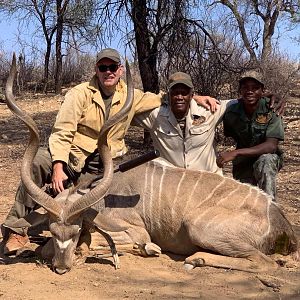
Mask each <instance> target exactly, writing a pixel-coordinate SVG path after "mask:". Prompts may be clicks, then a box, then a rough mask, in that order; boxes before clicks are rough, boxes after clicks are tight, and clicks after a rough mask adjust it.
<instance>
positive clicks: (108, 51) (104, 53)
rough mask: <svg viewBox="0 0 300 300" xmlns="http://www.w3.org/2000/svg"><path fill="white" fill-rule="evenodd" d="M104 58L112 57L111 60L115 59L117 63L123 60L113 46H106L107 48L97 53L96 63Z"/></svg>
mask: <svg viewBox="0 0 300 300" xmlns="http://www.w3.org/2000/svg"><path fill="white" fill-rule="evenodd" d="M102 58H110V59H111V60H113V61H114V62H116V63H120V62H121V57H120V54H119V52H118V51H117V50H115V49H112V48H105V49H103V50H101V51H100V52H99V53H98V54H97V59H96V63H97V62H98V61H99V60H100V59H102Z"/></svg>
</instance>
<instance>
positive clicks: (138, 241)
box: [92, 220, 161, 257]
mask: <svg viewBox="0 0 300 300" xmlns="http://www.w3.org/2000/svg"><path fill="white" fill-rule="evenodd" d="M114 222H117V220H114ZM122 222H123V225H125V222H124V221H122ZM125 227H126V228H127V229H126V230H122V231H117V232H115V231H107V233H108V234H109V236H110V237H111V238H112V239H113V241H114V243H115V244H116V245H117V246H118V250H119V251H122V252H125V253H130V254H134V255H139V256H144V257H147V256H158V255H160V254H161V248H160V247H159V246H158V245H156V244H154V243H152V242H151V238H150V235H149V234H148V232H147V231H146V229H145V228H143V227H140V226H133V225H131V224H129V223H126V226H125ZM97 228H98V229H99V227H98V226H97ZM92 240H93V238H92ZM99 245H101V246H105V244H104V243H103V241H100V242H99V241H98V246H99ZM97 248H99V247H97V246H94V249H95V250H96V249H97ZM101 248H102V247H101Z"/></svg>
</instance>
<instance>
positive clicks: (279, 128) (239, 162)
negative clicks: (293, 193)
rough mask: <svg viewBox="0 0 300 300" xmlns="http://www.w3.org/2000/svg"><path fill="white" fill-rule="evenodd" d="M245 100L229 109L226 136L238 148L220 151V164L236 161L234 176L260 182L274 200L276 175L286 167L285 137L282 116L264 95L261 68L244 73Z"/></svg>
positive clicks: (226, 116)
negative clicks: (272, 107)
mask: <svg viewBox="0 0 300 300" xmlns="http://www.w3.org/2000/svg"><path fill="white" fill-rule="evenodd" d="M239 92H240V94H241V99H239V101H238V102H237V103H236V104H233V105H231V106H230V107H228V108H227V110H226V113H225V115H224V118H223V124H224V133H225V136H229V137H232V138H233V139H234V140H235V142H236V149H235V150H232V151H226V152H223V153H220V154H219V155H218V158H217V164H218V166H219V167H223V165H224V164H225V163H227V162H229V161H232V162H233V171H232V172H233V177H234V178H235V179H238V180H240V181H241V182H246V183H250V184H253V185H257V186H258V187H259V188H261V189H262V190H264V191H265V192H266V193H268V194H269V195H271V197H272V199H273V200H275V197H276V175H277V173H278V171H279V170H280V168H281V167H282V152H281V151H280V149H279V147H278V143H279V141H283V139H284V129H283V124H282V119H281V117H278V116H277V115H276V114H275V113H274V112H273V111H272V110H271V109H270V106H269V102H270V99H268V98H265V97H263V96H262V95H263V92H264V83H263V81H262V76H261V74H260V73H259V72H257V71H249V72H246V73H244V74H243V76H242V77H241V79H240V81H239Z"/></svg>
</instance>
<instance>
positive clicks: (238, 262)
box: [184, 251, 278, 273]
mask: <svg viewBox="0 0 300 300" xmlns="http://www.w3.org/2000/svg"><path fill="white" fill-rule="evenodd" d="M257 252H259V251H257ZM184 267H185V269H186V270H191V269H194V268H195V267H214V268H222V269H231V270H238V271H244V272H253V273H254V272H255V273H256V272H266V271H271V270H276V269H277V267H278V265H277V264H276V263H275V262H274V261H272V260H271V259H270V258H268V257H267V256H266V259H265V257H263V256H262V255H261V254H260V253H257V255H253V256H252V257H249V258H238V257H229V256H222V255H217V254H211V253H206V252H197V253H195V254H193V255H192V256H190V257H188V258H186V260H185V262H184Z"/></svg>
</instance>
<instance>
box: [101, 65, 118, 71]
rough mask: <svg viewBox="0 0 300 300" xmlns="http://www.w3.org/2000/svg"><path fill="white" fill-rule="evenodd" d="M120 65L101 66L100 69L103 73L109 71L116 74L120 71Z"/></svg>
mask: <svg viewBox="0 0 300 300" xmlns="http://www.w3.org/2000/svg"><path fill="white" fill-rule="evenodd" d="M119 66H120V65H117V64H111V65H108V66H107V65H99V66H98V69H99V71H100V72H101V73H104V72H107V71H108V70H109V71H110V72H116V71H117V70H118V69H119Z"/></svg>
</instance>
